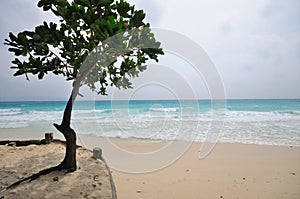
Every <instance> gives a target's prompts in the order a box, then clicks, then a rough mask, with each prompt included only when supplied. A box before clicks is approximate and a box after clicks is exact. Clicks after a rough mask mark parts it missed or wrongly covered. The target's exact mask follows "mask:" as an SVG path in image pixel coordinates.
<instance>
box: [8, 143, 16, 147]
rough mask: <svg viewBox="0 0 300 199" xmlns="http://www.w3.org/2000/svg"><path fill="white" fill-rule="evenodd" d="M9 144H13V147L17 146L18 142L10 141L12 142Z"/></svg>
mask: <svg viewBox="0 0 300 199" xmlns="http://www.w3.org/2000/svg"><path fill="white" fill-rule="evenodd" d="M7 146H13V147H15V146H17V143H16V142H10V143H8V144H7Z"/></svg>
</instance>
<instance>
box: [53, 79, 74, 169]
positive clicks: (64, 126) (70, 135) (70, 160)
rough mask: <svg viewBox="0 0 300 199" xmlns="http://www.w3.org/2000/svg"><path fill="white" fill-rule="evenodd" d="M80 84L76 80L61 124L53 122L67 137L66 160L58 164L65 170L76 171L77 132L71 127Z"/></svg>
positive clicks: (59, 167)
mask: <svg viewBox="0 0 300 199" xmlns="http://www.w3.org/2000/svg"><path fill="white" fill-rule="evenodd" d="M79 87H80V85H79V84H78V83H77V82H74V85H73V90H72V93H71V96H70V98H69V100H68V102H67V105H66V108H65V111H64V115H63V119H62V122H61V124H60V125H58V124H53V125H54V126H55V128H56V129H57V130H58V131H59V132H61V133H62V134H63V135H64V137H65V139H66V153H65V158H64V160H63V161H62V162H61V163H60V164H59V165H58V166H57V168H58V169H59V170H65V171H68V172H73V171H76V169H77V164H76V133H75V131H74V130H73V129H72V128H71V127H70V125H71V114H72V109H73V104H74V101H75V98H76V96H77V95H78V92H79Z"/></svg>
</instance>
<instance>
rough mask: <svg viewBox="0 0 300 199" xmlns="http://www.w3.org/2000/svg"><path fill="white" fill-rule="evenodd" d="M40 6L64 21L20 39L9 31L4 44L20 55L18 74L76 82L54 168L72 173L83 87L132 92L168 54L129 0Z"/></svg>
mask: <svg viewBox="0 0 300 199" xmlns="http://www.w3.org/2000/svg"><path fill="white" fill-rule="evenodd" d="M37 5H38V7H41V8H43V10H44V11H52V12H53V13H54V15H56V16H57V17H59V23H58V24H57V23H54V22H44V23H43V24H42V25H40V26H37V27H35V29H34V30H33V31H23V32H20V33H18V34H17V35H14V34H13V33H11V32H10V33H9V39H6V40H5V44H6V45H8V46H10V48H9V49H8V50H9V51H10V52H13V53H14V55H15V56H16V57H17V58H15V59H14V60H13V61H12V63H13V64H14V65H13V66H12V67H11V68H12V69H16V72H15V74H14V76H19V75H25V76H26V79H27V80H28V79H29V76H28V74H32V75H37V77H38V79H43V77H44V75H45V74H48V72H52V73H54V74H55V75H63V76H65V77H66V80H68V81H72V82H73V88H72V92H71V95H70V98H69V100H68V102H67V104H66V107H65V110H64V114H63V119H62V122H61V124H54V126H55V127H56V129H57V130H58V131H60V132H61V133H62V134H63V135H64V137H65V139H66V153H65V158H64V160H63V161H62V162H61V163H60V164H59V165H58V166H56V167H55V169H56V170H66V171H68V172H72V171H75V170H76V133H75V131H74V130H73V129H72V128H71V113H72V108H73V104H74V101H75V99H76V97H77V95H80V94H79V88H80V86H82V85H84V84H85V85H87V86H89V87H90V88H91V89H92V90H93V91H95V92H97V93H98V94H102V95H106V94H107V90H106V89H107V87H108V86H116V87H118V88H125V89H126V88H131V82H130V81H131V79H132V78H134V77H136V76H138V75H139V73H140V72H142V71H144V70H145V69H146V66H145V64H146V61H147V60H151V59H154V60H156V61H158V55H162V54H163V50H162V48H160V43H159V42H157V41H156V39H155V37H154V34H153V33H152V32H151V29H150V24H149V23H145V22H144V19H145V13H144V12H143V11H142V10H136V9H135V7H134V6H132V5H130V4H129V3H127V2H126V1H124V0H120V1H117V2H114V0H73V1H72V2H69V1H68V0H40V1H39V2H38V4H37ZM111 38H112V39H111ZM87 57H89V59H86V58H87Z"/></svg>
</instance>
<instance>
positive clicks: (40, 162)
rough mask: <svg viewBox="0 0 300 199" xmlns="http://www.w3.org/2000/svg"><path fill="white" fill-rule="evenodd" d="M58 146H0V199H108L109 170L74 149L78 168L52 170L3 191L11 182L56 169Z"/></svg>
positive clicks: (88, 154) (61, 150)
mask: <svg viewBox="0 0 300 199" xmlns="http://www.w3.org/2000/svg"><path fill="white" fill-rule="evenodd" d="M64 152H65V146H64V145H62V144H61V143H51V144H48V145H29V146H20V147H15V146H3V145H0V198H5V199H6V198H66V199H67V198H107V199H109V198H112V189H111V183H110V177H109V173H108V172H109V171H108V170H107V168H106V166H105V164H104V163H103V162H102V161H100V160H96V159H94V158H92V153H91V152H90V151H87V150H85V149H83V148H78V149H77V165H78V169H77V170H76V171H75V172H72V173H65V172H62V171H53V172H51V173H49V174H47V175H43V176H41V177H39V178H38V179H35V180H33V181H25V182H23V183H21V184H19V185H17V186H15V187H12V188H10V189H7V190H6V191H4V188H6V187H8V186H9V185H11V184H12V183H15V182H17V181H19V180H22V179H24V178H26V177H29V176H31V175H32V174H35V173H37V172H39V171H41V170H43V169H46V168H50V167H52V166H56V165H57V164H58V163H59V162H60V161H61V160H62V159H63V157H64Z"/></svg>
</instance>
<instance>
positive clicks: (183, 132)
mask: <svg viewBox="0 0 300 199" xmlns="http://www.w3.org/2000/svg"><path fill="white" fill-rule="evenodd" d="M65 104H66V102H61V101H55V102H0V133H1V132H10V131H12V132H16V131H20V132H24V129H25V128H26V129H27V130H28V129H30V130H31V131H39V132H46V131H53V130H55V129H54V128H53V127H52V123H54V122H56V123H59V122H60V121H61V118H62V114H63V110H64V107H65ZM223 105H225V106H223ZM72 126H73V127H74V129H75V130H76V132H77V133H79V134H95V135H97V136H104V137H122V138H129V137H137V138H147V139H164V140H188V141H209V140H208V137H209V136H210V135H214V136H215V137H217V140H218V141H220V142H239V143H254V144H268V145H300V100H299V99H289V100H288V99H285V100H279V99H276V100H227V101H226V102H225V104H222V103H221V102H217V103H215V102H211V101H210V100H199V101H192V100H191V101H189V100H183V101H177V100H151V101H150V100H149V101H147V100H140V101H112V102H111V101H78V102H76V104H75V105H74V111H73V118H72Z"/></svg>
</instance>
